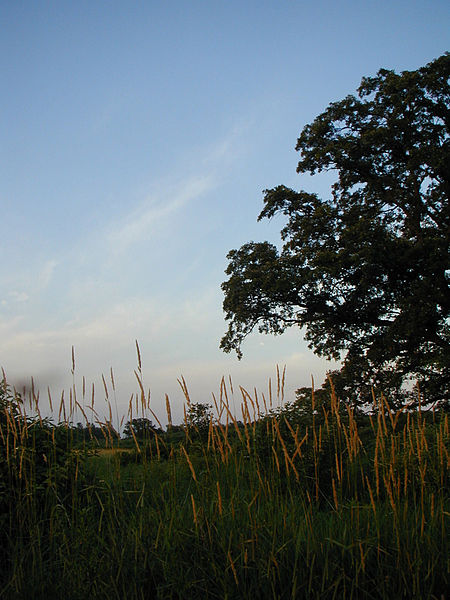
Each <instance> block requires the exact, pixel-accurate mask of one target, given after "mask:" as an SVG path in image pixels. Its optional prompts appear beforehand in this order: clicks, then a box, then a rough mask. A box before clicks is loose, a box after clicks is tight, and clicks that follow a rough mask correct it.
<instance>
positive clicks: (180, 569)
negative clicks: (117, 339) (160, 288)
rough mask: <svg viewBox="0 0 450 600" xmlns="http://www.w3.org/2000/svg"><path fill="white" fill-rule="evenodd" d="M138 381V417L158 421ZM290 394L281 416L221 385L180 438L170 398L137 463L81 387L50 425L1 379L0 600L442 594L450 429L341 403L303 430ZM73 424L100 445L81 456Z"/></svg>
mask: <svg viewBox="0 0 450 600" xmlns="http://www.w3.org/2000/svg"><path fill="white" fill-rule="evenodd" d="M136 376H137V381H138V384H139V393H138V395H137V396H133V397H132V398H131V400H130V404H129V410H128V415H127V419H131V418H132V417H133V415H134V416H135V415H137V414H139V415H147V416H149V417H150V416H151V418H152V419H155V418H157V416H156V415H154V413H152V411H151V409H150V406H149V398H148V397H147V396H146V394H145V393H144V387H143V385H142V379H141V366H140V364H139V366H138V369H137V371H136ZM111 379H112V385H114V380H113V377H112V376H111ZM283 381H284V374H281V373H279V372H278V377H277V385H276V390H274V393H276V398H275V400H277V402H276V404H277V405H278V408H273V404H274V402H273V398H272V393H271V391H270V392H269V396H268V397H267V398H266V397H265V396H263V395H261V396H259V395H258V394H257V392H256V391H254V393H252V394H251V393H249V392H248V391H247V390H245V389H243V388H240V389H239V391H237V390H233V388H232V384H231V381H230V382H226V380H225V379H223V380H222V382H221V386H220V391H219V394H217V396H214V397H213V402H214V405H215V412H216V414H215V418H214V419H211V421H210V423H209V426H207V427H206V428H205V430H203V431H200V430H196V429H195V428H193V427H186V428H185V429H184V430H183V431H181V432H178V433H177V434H175V433H173V431H172V427H171V423H172V422H171V407H170V402H169V399H168V398H167V404H166V406H167V412H168V422H169V426H168V428H167V431H166V432H165V433H162V434H161V433H160V434H158V433H155V434H151V433H149V434H148V436H147V437H145V438H143V439H142V438H141V439H137V438H136V437H134V439H133V440H132V444H133V448H132V449H131V450H128V451H125V450H124V449H123V448H122V446H123V441H121V440H120V437H119V436H118V435H117V433H116V431H115V430H114V429H113V427H112V422H113V416H112V414H113V408H112V406H111V403H109V405H108V406H109V408H108V410H107V413H108V414H107V418H106V419H103V420H101V419H100V418H98V416H97V413H96V408H95V399H94V394H93V393H92V394H90V397H89V398H88V394H87V393H86V390H85V386H84V384H83V390H82V393H81V394H80V396H81V399H80V400H79V399H78V397H77V394H76V390H75V388H74V389H73V390H72V391H71V393H70V394H69V398H64V397H62V398H61V400H60V402H58V403H52V404H57V405H58V406H57V407H55V409H54V413H55V419H56V420H57V421H58V422H59V424H58V425H55V424H53V423H52V422H50V421H49V420H48V419H45V418H43V417H42V414H41V411H40V401H39V398H38V397H36V394H35V393H34V390H32V391H31V393H30V398H29V399H28V401H27V402H28V411H26V410H25V407H26V404H24V403H23V402H21V401H18V399H17V398H14V394H12V392H11V390H10V389H9V388H8V387H7V384H6V381H4V382H3V384H2V385H3V387H2V390H3V392H2V393H3V396H2V398H3V400H2V405H1V411H2V412H1V417H0V458H1V476H2V479H1V484H0V485H1V487H0V527H1V529H0V539H1V549H0V555H1V564H2V570H1V575H0V597H1V598H8V599H9V598H11V599H12V598H18V599H19V598H20V599H26V598H33V599H39V598H46V599H48V598H67V599H72V598H73V599H78V598H79V599H85V598H120V599H122V598H132V599H134V598H136V599H138V598H142V599H143V598H174V599H175V598H177V599H182V598H183V599H184V598H186V599H195V598H229V599H232V598H252V599H254V598H262V599H263V598H280V599H288V598H291V599H293V598H324V599H328V598H330V599H331V598H355V599H359V598H362V599H364V598H367V599H375V598H379V599H383V598H390V599H393V598H420V599H426V598H429V599H432V598H433V599H439V600H441V599H442V598H445V597H446V593H447V588H448V584H449V559H448V557H449V540H448V516H449V507H450V506H449V505H450V503H449V478H448V471H449V451H448V448H449V423H448V415H447V414H445V413H444V412H439V413H438V412H434V413H433V412H424V411H422V410H418V411H415V412H413V413H411V412H407V411H397V412H395V411H393V410H391V408H390V406H389V403H388V400H387V399H385V398H383V397H380V398H379V399H377V406H376V407H375V410H374V412H373V413H372V414H371V415H361V414H356V413H355V412H354V410H353V409H352V408H351V407H349V406H345V405H343V404H342V403H341V402H340V401H339V398H337V397H336V395H335V394H334V392H333V391H331V394H330V398H329V403H328V404H327V405H326V406H322V407H320V409H319V408H318V407H316V406H315V400H314V395H312V398H311V408H310V410H308V411H305V410H303V411H302V416H299V415H298V412H296V408H297V407H296V405H295V404H291V405H289V404H287V405H284V404H283V405H282V406H281V407H280V403H281V399H282V397H283V395H284V392H283ZM181 384H182V388H183V391H184V393H185V400H186V406H187V409H188V408H189V405H190V404H191V403H192V400H191V398H190V397H189V392H188V389H187V386H186V383H185V382H184V380H182V381H181ZM104 385H105V391H106V395H107V399H108V401H109V402H110V399H109V395H108V388H107V385H106V381H105V382H104ZM270 389H271V388H270ZM233 393H234V394H235V397H236V396H237V395H238V394H239V398H240V405H241V406H240V409H241V417H240V420H239V421H238V420H237V416H236V415H235V414H234V413H233V411H232V409H231V405H232V401H231V398H232V395H233ZM50 401H51V400H50ZM30 404H31V410H30ZM31 414H32V415H33V416H30V415H31ZM75 414H78V415H79V414H82V415H84V418H85V422H86V423H87V424H89V425H90V423H91V421H92V419H90V418H88V415H93V416H94V418H95V419H96V426H97V427H98V428H100V429H101V431H102V440H101V441H99V439H98V438H96V437H95V436H93V437H92V440H91V439H88V440H85V441H83V442H82V443H81V444H80V442H79V440H77V438H76V431H75V428H74V427H73V420H74V415H75Z"/></svg>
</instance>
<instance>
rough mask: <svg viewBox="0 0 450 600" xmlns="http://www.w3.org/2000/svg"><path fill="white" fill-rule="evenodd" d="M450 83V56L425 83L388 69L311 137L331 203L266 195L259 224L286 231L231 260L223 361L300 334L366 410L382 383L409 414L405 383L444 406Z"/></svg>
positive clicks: (307, 138)
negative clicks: (261, 341)
mask: <svg viewBox="0 0 450 600" xmlns="http://www.w3.org/2000/svg"><path fill="white" fill-rule="evenodd" d="M449 75H450V55H449V54H445V55H443V56H441V57H440V58H438V59H436V60H434V61H433V62H431V63H429V64H428V65H426V66H425V67H423V68H420V69H418V70H417V71H405V72H402V73H401V74H396V73H395V72H394V71H388V70H385V69H381V70H380V71H379V72H378V74H377V75H376V76H375V77H368V78H364V79H363V80H362V82H361V85H360V87H359V89H358V96H357V97H356V96H348V97H346V98H344V99H343V100H342V101H340V102H335V103H332V104H330V106H329V107H328V108H327V109H326V110H325V111H324V112H323V113H322V114H320V115H319V116H318V117H317V118H316V119H315V120H314V121H313V123H311V124H309V125H306V126H305V127H304V129H303V131H302V132H301V134H300V137H299V139H298V142H297V146H296V149H297V150H298V151H299V152H300V157H301V159H300V162H299V163H298V168H297V171H298V172H299V173H310V174H316V173H320V172H322V171H331V172H333V173H336V176H337V180H336V182H335V183H334V185H333V186H332V189H331V193H330V196H329V198H326V199H322V198H319V197H318V196H317V195H315V194H311V193H308V192H306V191H299V192H296V191H294V190H292V189H288V188H286V187H285V186H282V185H280V186H278V187H275V188H274V189H270V190H266V191H265V195H264V209H263V210H262V212H261V214H260V215H259V218H258V220H261V219H263V218H269V219H270V218H272V217H274V216H275V215H277V214H282V215H283V216H284V217H285V218H286V219H287V223H286V225H285V226H284V228H283V229H282V231H281V238H282V240H283V246H282V248H281V250H279V249H277V248H276V247H275V246H274V245H273V244H270V243H268V242H263V243H255V242H250V243H247V244H245V245H243V246H242V247H241V248H240V249H238V250H232V251H231V252H230V253H229V254H228V259H229V265H228V268H227V270H226V273H227V275H228V276H229V278H228V280H227V281H226V282H225V283H223V285H222V288H223V291H224V293H225V299H224V304H223V307H224V311H225V313H226V319H227V320H229V321H230V323H229V327H228V331H227V333H226V334H225V336H224V337H223V338H222V341H221V348H222V349H223V350H224V351H226V352H229V351H231V350H235V351H236V352H237V354H238V356H241V344H242V342H243V340H244V339H245V337H246V336H247V335H248V334H249V333H250V332H252V331H253V330H254V329H255V328H256V329H258V330H259V331H260V332H263V333H273V334H281V333H283V332H284V331H285V330H286V328H288V327H290V326H299V327H302V328H305V331H306V334H305V337H306V339H307V340H308V342H309V345H310V347H311V348H312V349H313V350H314V351H315V352H316V353H317V354H318V355H321V356H324V357H327V358H334V359H344V362H343V368H342V371H341V374H342V377H343V382H344V383H345V382H349V381H351V382H352V389H355V388H358V389H361V390H362V391H361V402H363V401H365V400H366V399H367V390H368V389H369V390H370V386H372V385H375V386H377V385H378V386H379V387H380V388H381V389H384V391H386V392H387V391H395V392H396V393H398V394H399V396H398V400H399V402H402V401H403V397H402V394H401V393H400V390H401V389H402V386H403V385H404V383H405V381H407V380H408V379H412V380H416V379H417V380H419V381H420V382H421V389H422V393H424V394H425V397H426V399H427V400H429V401H435V400H437V401H441V402H448V398H449V395H450V328H449V310H450V293H449V286H448V275H449V261H448V257H449V243H450V235H449V220H450V210H449V203H448V200H449V192H450V108H449V106H450V88H449ZM364 388H365V390H366V391H365V392H364Z"/></svg>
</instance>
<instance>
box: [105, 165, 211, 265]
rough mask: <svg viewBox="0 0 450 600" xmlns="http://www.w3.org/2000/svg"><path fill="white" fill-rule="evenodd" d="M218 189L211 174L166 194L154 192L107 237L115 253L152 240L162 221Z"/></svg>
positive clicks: (165, 191)
mask: <svg viewBox="0 0 450 600" xmlns="http://www.w3.org/2000/svg"><path fill="white" fill-rule="evenodd" d="M214 186H215V178H214V176H213V175H211V174H206V175H203V176H194V177H191V178H189V179H187V180H185V181H182V182H181V183H178V184H176V185H173V184H172V185H170V186H167V188H166V189H165V190H161V189H160V190H158V191H155V192H153V193H151V194H149V196H148V197H147V198H146V200H145V201H144V202H143V203H142V204H141V205H140V206H138V207H137V208H135V209H133V210H132V211H131V212H130V213H129V214H128V215H127V216H126V217H125V219H124V222H121V223H115V224H113V225H112V226H111V229H110V231H109V233H108V236H107V237H108V241H109V242H110V244H111V248H112V249H113V251H114V252H115V253H120V252H123V251H125V250H126V249H127V248H128V247H129V246H131V245H132V244H134V243H136V242H139V241H141V240H143V239H146V238H149V237H150V236H151V235H152V234H153V233H154V231H155V228H156V227H158V226H159V225H160V223H161V221H162V220H163V219H165V218H167V217H169V216H170V217H171V216H173V214H174V213H176V212H177V211H179V210H180V209H182V208H183V207H185V206H186V205H187V204H189V203H190V202H193V201H194V200H196V199H197V198H199V197H200V196H203V195H204V194H205V193H207V192H208V191H209V190H211V189H212V188H213V187H214Z"/></svg>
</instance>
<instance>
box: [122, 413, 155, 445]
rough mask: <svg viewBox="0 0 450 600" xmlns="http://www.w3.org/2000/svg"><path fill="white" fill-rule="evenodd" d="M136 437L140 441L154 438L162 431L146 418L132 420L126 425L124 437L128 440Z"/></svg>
mask: <svg viewBox="0 0 450 600" xmlns="http://www.w3.org/2000/svg"><path fill="white" fill-rule="evenodd" d="M133 433H134V437H136V438H137V439H139V440H143V439H145V438H149V437H153V434H154V433H161V429H159V428H158V427H156V425H154V424H153V423H152V421H151V420H150V419H147V418H145V417H141V418H136V419H132V420H131V421H128V422H127V423H126V424H125V427H124V429H123V435H124V437H126V438H131V437H133Z"/></svg>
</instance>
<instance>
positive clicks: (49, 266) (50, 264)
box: [37, 258, 59, 289]
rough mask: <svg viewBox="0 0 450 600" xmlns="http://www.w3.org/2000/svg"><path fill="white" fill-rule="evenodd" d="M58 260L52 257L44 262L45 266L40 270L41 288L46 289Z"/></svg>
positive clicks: (39, 284) (38, 282)
mask: <svg viewBox="0 0 450 600" xmlns="http://www.w3.org/2000/svg"><path fill="white" fill-rule="evenodd" d="M58 262H59V261H57V260H56V259H54V258H51V259H50V260H47V261H46V262H45V263H44V266H43V267H42V268H41V269H40V271H39V272H38V280H37V284H38V287H39V289H45V288H46V287H47V286H48V285H49V283H50V281H51V279H52V277H53V274H54V271H55V268H56V267H57V265H58Z"/></svg>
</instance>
